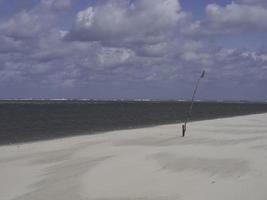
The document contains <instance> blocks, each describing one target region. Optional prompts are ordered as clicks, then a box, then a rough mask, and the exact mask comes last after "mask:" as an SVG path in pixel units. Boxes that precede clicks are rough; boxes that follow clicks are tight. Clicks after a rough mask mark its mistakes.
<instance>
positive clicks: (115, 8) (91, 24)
mask: <svg viewBox="0 0 267 200" xmlns="http://www.w3.org/2000/svg"><path fill="white" fill-rule="evenodd" d="M126 2H127V1H115V0H112V1H108V2H107V3H106V4H101V5H99V6H95V7H89V8H87V9H86V10H83V11H81V12H79V13H78V15H77V18H76V23H75V25H74V28H73V30H72V31H71V33H70V35H69V36H70V37H71V38H72V39H73V40H87V41H111V40H120V41H123V40H124V41H127V42H141V41H142V42H145V41H146V42H152V43H153V42H154V41H159V40H162V39H163V38H164V37H165V36H166V34H167V33H170V32H172V31H173V29H174V28H176V27H177V25H178V23H179V22H182V21H183V20H184V19H185V18H186V14H185V13H184V12H182V11H181V7H180V4H179V2H178V1H177V0H146V1H143V0H136V1H134V3H132V4H130V5H129V4H128V3H126ZM155 22H156V23H155Z"/></svg>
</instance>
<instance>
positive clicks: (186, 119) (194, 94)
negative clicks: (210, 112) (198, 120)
mask: <svg viewBox="0 0 267 200" xmlns="http://www.w3.org/2000/svg"><path fill="white" fill-rule="evenodd" d="M204 76H205V70H203V71H202V73H201V75H200V77H199V78H198V80H197V83H196V86H195V89H194V91H193V95H192V99H191V103H190V107H189V109H188V111H187V115H186V118H185V121H184V124H183V125H182V131H183V135H182V136H183V137H184V136H185V132H186V124H187V122H188V121H189V119H190V117H191V114H192V109H193V105H194V101H195V96H196V93H197V89H198V86H199V83H200V81H201V79H202V78H204Z"/></svg>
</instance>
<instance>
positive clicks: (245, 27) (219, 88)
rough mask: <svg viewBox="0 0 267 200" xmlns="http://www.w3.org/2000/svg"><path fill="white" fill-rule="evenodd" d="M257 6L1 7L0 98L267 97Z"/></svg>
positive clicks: (164, 2)
mask: <svg viewBox="0 0 267 200" xmlns="http://www.w3.org/2000/svg"><path fill="white" fill-rule="evenodd" d="M266 19H267V1H266V0H234V1H232V0H201V1H200V0H197V1H196V0H179V1H178V0H0V91H1V92H0V98H97V99H115V98H124V99H132V98H150V99H188V98H190V95H191V93H192V89H193V87H194V84H195V81H196V78H198V76H199V75H200V73H201V70H202V69H205V70H206V71H207V76H206V77H205V79H204V81H203V82H202V84H201V87H200V90H199V93H198V99H203V100H205V99H206V100H207V99H209V100H222V99H229V100H239V99H244V100H267V37H266V32H267V21H266Z"/></svg>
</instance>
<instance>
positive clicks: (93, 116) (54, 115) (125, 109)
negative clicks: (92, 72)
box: [0, 100, 267, 145]
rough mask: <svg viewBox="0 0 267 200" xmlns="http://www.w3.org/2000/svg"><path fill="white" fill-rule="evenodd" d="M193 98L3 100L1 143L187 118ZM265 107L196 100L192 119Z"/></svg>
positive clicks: (265, 107)
mask: <svg viewBox="0 0 267 200" xmlns="http://www.w3.org/2000/svg"><path fill="white" fill-rule="evenodd" d="M188 108H189V102H174V101H169V102H159V101H154V102H151V101H150V102H137V101H51V100H50V101H3V100H2V101H0V144H1V145H3V144H12V143H20V142H29V141H36V140H45V139H52V138H59V137H65V136H73V135H81V134H94V133H101V132H103V131H107V130H116V129H127V128H135V127H144V126H152V125H160V124H168V123H179V122H181V121H183V120H184V119H185V116H186V111H187V109H188ZM264 112H267V104H266V103H230V102H228V103H218V102H196V103H195V104H194V108H193V113H192V118H191V120H204V119H212V118H220V117H228V116H236V115H245V114H254V113H264Z"/></svg>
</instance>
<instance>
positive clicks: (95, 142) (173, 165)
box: [0, 114, 267, 200]
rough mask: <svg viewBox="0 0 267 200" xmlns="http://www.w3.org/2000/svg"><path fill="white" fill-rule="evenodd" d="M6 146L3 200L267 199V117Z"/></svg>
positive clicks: (0, 177)
mask: <svg viewBox="0 0 267 200" xmlns="http://www.w3.org/2000/svg"><path fill="white" fill-rule="evenodd" d="M180 135H181V125H177V124H174V125H164V126H156V127H151V128H141V129H133V130H120V131H112V132H108V133H105V134H98V135H87V136H78V137H70V138H63V139H57V140H51V141H43V142H35V143H28V144H22V145H10V146H1V147H0V199H1V200H48V199H49V200H83V199H84V200H124V199H125V200H165V199H166V200H179V199H185V200H191V199H192V200H209V199H212V200H214V199H216V200H226V199H227V200H237V199H240V200H241V199H242V200H251V199H257V200H266V199H267V114H258V115H249V116H241V117H233V118H225V119H215V120H207V121H199V122H193V123H190V124H189V126H188V130H187V136H186V137H185V138H182V137H181V136H180Z"/></svg>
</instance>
